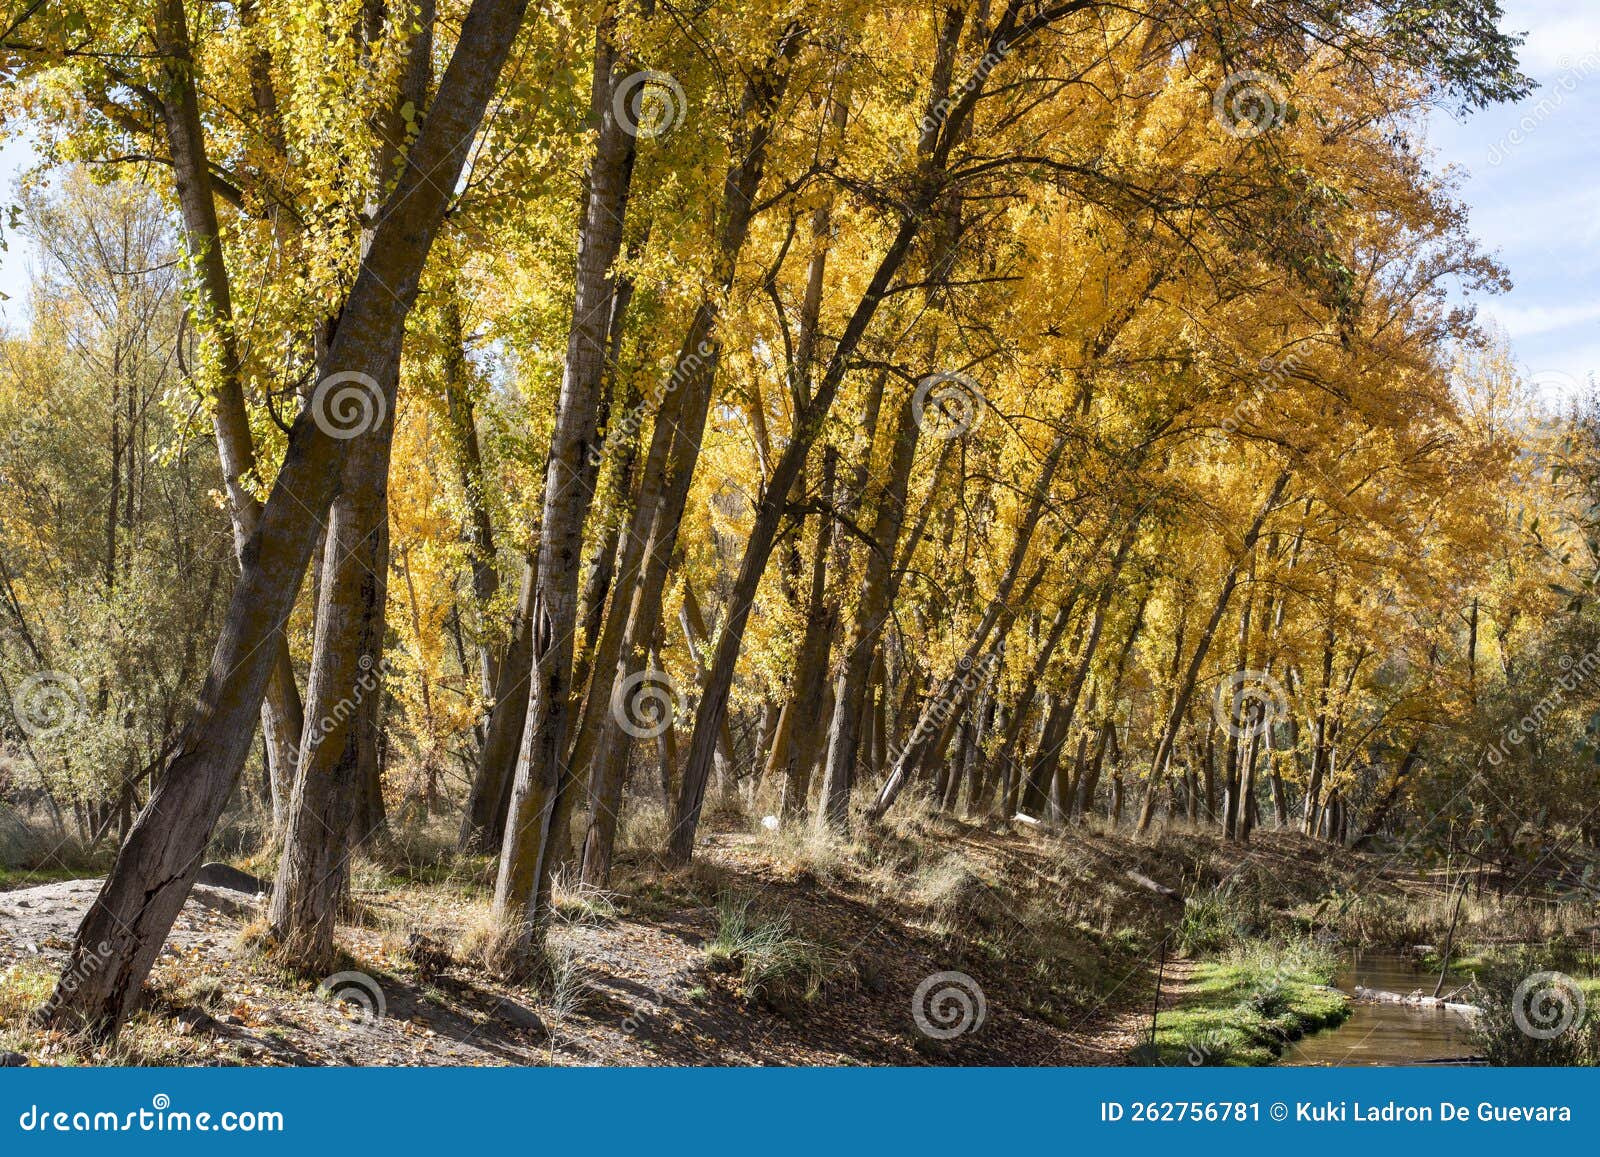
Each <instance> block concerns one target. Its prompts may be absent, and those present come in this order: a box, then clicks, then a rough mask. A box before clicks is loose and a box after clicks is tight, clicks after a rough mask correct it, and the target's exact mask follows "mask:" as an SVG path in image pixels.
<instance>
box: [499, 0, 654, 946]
mask: <svg viewBox="0 0 1600 1157" xmlns="http://www.w3.org/2000/svg"><path fill="white" fill-rule="evenodd" d="M614 34H615V16H614V15H612V14H608V15H607V16H606V17H605V18H604V19H603V20H602V21H601V23H600V25H599V27H598V28H597V29H596V33H595V65H594V75H593V80H592V83H591V87H590V122H591V124H592V126H593V127H594V129H595V131H596V141H595V152H594V158H593V163H592V164H591V165H590V169H589V175H588V180H587V182H586V184H587V189H586V201H585V208H584V219H583V229H582V233H581V236H580V238H579V249H578V273H577V283H576V290H575V293H574V298H573V311H572V324H571V326H570V328H569V331H568V338H567V356H566V366H565V372H564V373H563V375H562V382H561V397H560V401H559V402H558V404H557V408H556V421H555V429H554V431H553V432H552V434H551V436H550V460H549V466H548V468H547V471H546V476H545V494H544V513H543V517H542V519H541V521H540V529H539V561H538V568H537V569H538V583H537V586H536V587H535V595H534V601H533V619H532V625H533V681H532V686H531V688H530V698H529V702H528V715H527V721H526V723H525V725H524V727H523V735H522V745H521V750H520V752H519V754H518V757H517V770H516V777H515V779H514V781H513V785H512V789H511V804H510V809H509V811H508V813H507V818H506V837H505V842H504V844H503V845H502V848H501V855H500V871H499V875H498V878H497V880H496V882H495V897H494V908H495V913H496V916H497V917H498V918H499V919H500V920H501V921H502V923H503V924H504V925H505V926H506V927H507V928H508V929H509V930H511V932H512V934H513V937H514V946H515V948H517V949H518V950H525V949H526V948H528V947H530V946H531V945H532V944H533V942H534V940H535V937H536V935H537V926H538V924H539V922H540V913H541V909H542V906H543V897H542V895H541V893H543V892H544V891H545V889H546V886H547V885H546V881H547V880H548V878H549V876H550V873H551V871H552V870H553V867H554V864H553V859H554V849H555V848H556V847H557V846H558V845H559V846H560V847H563V848H564V847H565V846H566V844H567V838H566V836H565V834H564V831H563V829H562V816H563V809H562V807H561V806H560V803H561V800H560V796H561V793H562V789H563V786H564V783H565V781H567V780H570V779H571V775H572V772H571V768H570V766H569V765H568V762H567V756H568V755H569V746H570V736H569V732H570V731H571V724H572V702H571V700H572V695H573V690H572V677H573V666H574V664H573V653H574V642H573V640H574V635H575V633H576V631H577V627H578V582H579V578H580V571H581V569H582V565H583V527H584V523H585V521H587V519H588V514H589V506H590V502H591V500H592V498H593V483H592V476H593V475H594V474H595V472H596V470H597V463H596V462H595V457H596V454H597V451H598V445H597V443H596V437H597V430H598V417H599V407H600V404H601V396H602V395H601V387H602V385H603V382H604V373H605V354H606V350H607V337H608V333H607V330H608V327H609V321H610V317H611V307H612V304H613V292H614V289H615V280H614V278H613V275H612V266H613V265H614V264H615V262H616V260H617V257H618V255H619V254H620V253H621V252H622V230H623V219H624V215H625V213H626V211H627V202H628V192H629V185H630V181H631V177H632V169H633V158H634V135H633V132H632V131H631V129H630V127H629V126H628V125H627V124H626V123H624V120H623V118H622V117H620V116H619V115H618V112H617V110H616V109H615V108H614V107H613V106H614V104H615V101H614V96H615V94H616V93H617V92H618V91H619V90H618V84H619V82H620V81H621V79H622V78H621V76H620V75H619V72H620V67H619V66H620V64H621V60H620V54H619V52H618V50H617V47H616V45H615V43H614V42H613V39H612V38H613V36H614ZM586 476H587V477H586ZM569 796H570V793H569Z"/></svg>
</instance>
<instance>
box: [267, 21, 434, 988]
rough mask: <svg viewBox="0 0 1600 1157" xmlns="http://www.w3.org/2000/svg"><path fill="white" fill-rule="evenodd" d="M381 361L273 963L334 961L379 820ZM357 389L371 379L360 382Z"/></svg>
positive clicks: (414, 93) (336, 570) (383, 548)
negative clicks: (355, 873) (345, 906)
mask: <svg viewBox="0 0 1600 1157" xmlns="http://www.w3.org/2000/svg"><path fill="white" fill-rule="evenodd" d="M414 15H415V20H416V24H415V25H414V27H415V31H414V32H413V34H412V37H411V43H410V45H409V48H408V52H407V65H406V69H405V72H404V74H403V76H402V77H401V81H400V84H399V85H398V87H397V88H396V90H395V92H394V94H393V96H392V98H391V99H390V101H389V103H388V106H387V107H386V108H385V109H384V110H383V115H382V116H381V117H380V118H379V139H380V144H379V147H378V149H377V151H376V155H375V156H374V157H373V165H372V168H373V172H372V182H373V186H374V190H375V191H374V193H373V194H372V196H371V197H370V198H369V201H368V206H367V211H368V213H369V214H372V213H376V212H380V211H381V210H382V207H383V206H382V191H383V189H385V188H386V187H388V184H389V182H390V179H391V175H392V174H393V173H394V172H395V171H396V170H398V169H399V167H400V164H401V161H402V158H403V156H404V152H405V134H406V120H405V118H404V117H403V116H402V115H401V109H402V108H404V107H405V106H407V105H410V106H411V107H412V108H413V109H421V108H424V107H425V106H426V103H427V94H428V89H429V88H430V87H431V84H432V79H433V78H432V60H433V21H434V15H435V13H434V9H433V4H432V0H424V2H423V4H422V5H421V6H420V7H419V9H418V10H417V12H416V13H415V14H414ZM364 16H365V29H364V32H365V35H366V38H367V43H368V45H369V46H372V45H376V44H377V43H378V41H379V40H380V39H381V38H382V36H383V35H384V24H385V22H386V19H387V12H386V4H385V3H384V2H383V0H369V2H368V4H367V7H366V9H365V12H364ZM362 240H363V246H364V247H366V246H370V245H371V244H372V243H373V241H374V235H373V232H372V231H371V230H370V229H369V230H368V231H367V233H366V235H365V236H364V237H363V239H362ZM396 354H397V355H398V349H397V350H396ZM327 368H328V369H330V370H331V369H332V368H333V367H331V366H330V367H327ZM385 370H386V375H385V376H384V377H381V378H374V379H372V380H373V381H375V383H376V387H377V391H378V393H377V394H376V395H374V394H372V393H363V394H362V397H361V401H362V402H363V403H364V404H365V405H367V406H371V407H373V409H372V411H371V416H372V417H375V418H376V419H377V421H376V424H375V425H372V424H371V422H370V421H369V417H368V415H367V414H366V413H363V414H362V418H361V420H362V422H363V424H365V425H369V426H370V427H371V428H368V429H365V430H361V431H360V432H359V433H358V436H357V437H355V438H354V439H353V443H354V444H353V445H352V446H351V448H350V452H349V454H348V455H347V456H346V457H345V462H344V470H343V476H342V478H341V481H340V485H339V490H338V493H337V494H336V495H335V496H334V500H333V504H332V508H331V513H330V516H329V519H328V532H327V534H328V549H327V550H326V552H325V555H324V557H325V560H326V561H325V563H324V569H323V573H322V583H321V586H320V588H319V591H318V603H317V618H316V637H315V643H314V646H313V647H312V653H311V679H310V683H309V684H308V687H307V700H308V702H307V706H306V718H307V726H306V727H305V729H304V731H303V732H302V734H301V739H300V759H299V765H298V767H297V769H296V774H295V786H294V797H293V799H292V800H291V802H290V807H289V823H288V827H287V828H286V830H285V832H284V846H283V853H282V857H281V858H280V860H279V864H278V876H277V879H276V881H275V883H274V886H273V890H272V901H271V905H270V907H269V911H268V920H269V922H270V923H271V925H272V935H273V939H274V941H275V945H274V950H275V953H276V954H277V956H278V957H279V959H280V960H281V961H282V962H284V963H286V964H288V965H290V966H291V967H294V968H296V969H299V970H303V971H305V972H307V973H326V972H328V971H330V970H331V969H332V968H333V964H334V960H335V952H334V944H333V938H334V928H335V924H336V922H337V919H338V914H339V907H340V904H341V903H342V901H343V899H344V896H345V894H346V891H347V890H348V887H349V859H350V855H351V853H352V851H353V850H354V849H355V848H356V847H357V846H359V845H360V844H362V843H364V842H365V841H366V840H367V839H368V838H369V837H370V836H372V835H373V834H375V832H376V830H377V829H378V828H380V827H382V825H383V823H384V811H383V786H382V783H381V780H380V775H381V768H380V764H379V755H378V732H379V726H380V721H381V718H382V716H381V714H380V712H379V707H380V706H381V703H382V696H383V673H384V658H383V644H384V627H385V622H386V611H387V609H388V580H389V452H390V448H391V445H392V443H393V438H394V414H393V411H392V409H391V408H390V407H387V406H385V407H383V408H382V411H381V413H380V412H379V411H378V409H377V403H378V399H379V398H380V397H382V398H393V397H396V396H397V391H398V387H399V374H400V362H399V357H398V356H396V357H394V358H393V359H392V360H391V361H390V363H389V365H387V366H386V367H385ZM361 389H362V390H363V391H367V390H369V389H370V386H369V384H368V383H361ZM313 404H315V403H313Z"/></svg>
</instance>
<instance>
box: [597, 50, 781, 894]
mask: <svg viewBox="0 0 1600 1157" xmlns="http://www.w3.org/2000/svg"><path fill="white" fill-rule="evenodd" d="M799 39H800V37H799V30H798V29H797V28H794V27H790V28H788V29H786V30H785V31H784V33H783V34H782V36H781V37H780V40H779V42H778V45H777V47H776V49H775V51H774V53H773V55H772V56H771V57H770V58H769V59H768V60H767V62H766V63H765V65H764V66H763V67H762V68H761V69H759V70H758V71H757V72H756V73H755V74H753V75H752V76H750V78H749V79H748V80H747V82H746V84H745V89H744V94H743V98H742V102H741V108H742V112H743V114H744V115H743V117H742V122H741V123H743V124H745V125H748V126H750V127H749V128H748V130H746V131H745V132H743V133H741V137H740V139H739V140H737V141H736V142H735V145H736V156H737V159H736V160H735V161H734V162H733V164H732V165H730V167H729V169H728V173H727V175H726V177H725V178H724V181H723V196H722V204H721V208H720V214H719V224H718V229H717V237H716V263H715V267H714V274H713V278H714V284H715V285H717V286H720V287H721V289H722V290H723V291H726V289H727V288H728V287H729V286H730V285H732V284H733V278H734V274H735V271H736V268H737V264H738V259H739V254H740V253H741V251H742V250H743V248H744V243H745V239H746V238H747V236H748V235H749V231H750V223H751V220H752V215H753V210H754V202H755V198H756V196H757V193H758V191H759V189H760V186H761V178H762V174H763V173H764V172H765V170H766V159H767V147H768V144H769V143H770V141H771V138H772V133H773V129H774V126H775V117H776V115H777V110H778V105H779V102H780V101H781V100H782V97H783V92H784V89H785V87H786V86H787V83H788V75H789V64H790V61H791V59H792V57H793V55H794V53H795V52H796V51H798V48H799ZM720 317H721V305H720V300H719V297H718V296H713V297H708V298H706V299H705V300H703V301H702V302H701V303H700V306H699V308H698V309H696V311H695V314H694V317H693V319H692V320H691V322H690V324H689V329H688V331H687V333H686V334H685V336H684V339H683V342H682V344H681V345H680V346H679V350H678V356H677V359H676V362H675V364H674V366H673V371H672V376H671V377H670V378H669V380H668V383H667V386H666V394H665V397H664V398H663V402H662V405H661V408H660V411H659V412H658V413H657V416H656V423H655V429H654V431H653V432H652V434H651V442H650V449H649V452H648V454H647V455H646V459H645V468H644V472H643V476H642V477H641V479H640V485H639V500H638V503H637V504H636V506H635V509H634V512H633V519H632V524H631V528H630V530H629V533H628V537H627V538H626V539H625V543H626V551H627V554H626V556H625V559H624V565H623V567H622V568H621V575H620V579H619V583H618V587H617V589H618V591H619V592H620V591H623V590H627V591H628V592H629V596H630V597H629V599H628V600H627V602H626V603H624V601H623V600H622V599H620V598H619V599H615V600H613V605H612V608H611V611H610V613H608V614H607V616H606V625H605V628H604V630H603V631H602V633H601V639H600V646H599V649H598V650H597V652H596V656H595V664H594V675H593V684H592V686H591V687H590V689H589V698H588V702H587V704H586V705H585V708H584V715H585V718H584V720H583V723H582V727H581V729H580V732H579V736H578V746H577V750H576V751H575V752H574V756H573V766H574V767H576V768H578V769H580V770H582V769H584V768H586V767H588V766H589V760H590V759H591V758H592V760H593V766H592V770H591V772H590V784H591V790H590V816H589V828H588V831H587V832H586V833H585V835H584V848H583V859H584V865H585V867H584V875H585V878H586V879H597V878H607V877H609V875H610V859H611V845H612V843H613V842H614V841H615V838H616V825H617V818H618V817H617V813H618V811H619V809H620V808H621V806H622V779H623V773H624V771H625V769H626V766H627V759H628V750H629V748H630V746H631V738H632V737H631V736H629V735H628V734H627V733H625V732H624V730H623V727H622V720H621V719H620V718H618V716H619V714H620V715H626V710H627V706H628V703H629V701H630V700H631V698H632V697H633V696H634V695H635V694H636V692H637V689H638V687H639V686H640V685H641V683H642V682H649V681H650V680H651V676H650V674H649V672H648V670H647V669H646V668H645V666H644V663H645V660H646V658H647V656H648V643H649V641H650V640H651V639H653V638H654V636H655V632H656V629H657V627H658V625H659V623H660V620H661V610H662V594H663V592H664V590H665V587H666V583H667V572H668V570H669V568H670V566H671V561H672V554H673V551H674V549H675V548H676V545H677V538H678V528H679V526H680V524H681V522H682V520H683V513H684V509H685V506H686V504H687V502H688V497H689V488H690V484H691V482H692V481H693V478H694V469H695V465H696V463H697V462H698V461H699V455H700V441H701V438H702V435H703V431H704V429H705V423H706V418H707V416H708V414H709V410H710V405H711V397H712V393H713V387H714V384H715V379H716V368H717V362H718V358H719V357H720V352H721V341H720V339H719V338H718V336H717V326H718V323H719V320H720ZM786 494H787V491H785V495H786ZM780 497H781V496H780ZM721 733H722V727H721V721H720V720H719V721H718V726H717V728H716V734H715V735H714V736H713V738H712V748H711V750H712V753H713V757H714V752H715V748H716V745H717V741H718V739H720V736H721ZM684 774H685V777H687V775H688V771H687V769H686V770H685V773H684Z"/></svg>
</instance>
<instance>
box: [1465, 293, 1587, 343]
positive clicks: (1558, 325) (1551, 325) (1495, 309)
mask: <svg viewBox="0 0 1600 1157" xmlns="http://www.w3.org/2000/svg"><path fill="white" fill-rule="evenodd" d="M1483 312H1484V313H1485V314H1487V315H1489V316H1491V317H1493V318H1494V319H1495V320H1496V321H1498V322H1499V323H1500V325H1501V326H1502V327H1504V329H1505V331H1506V332H1507V333H1508V334H1510V335H1511V336H1512V337H1513V338H1527V337H1534V336H1535V335H1538V334H1544V333H1555V332H1556V331H1558V330H1563V329H1570V328H1571V327H1572V326H1575V325H1585V324H1587V323H1589V322H1593V321H1597V320H1600V302H1588V303H1585V304H1583V305H1507V304H1506V303H1504V302H1494V303H1493V304H1489V305H1486V306H1485V307H1484V308H1483Z"/></svg>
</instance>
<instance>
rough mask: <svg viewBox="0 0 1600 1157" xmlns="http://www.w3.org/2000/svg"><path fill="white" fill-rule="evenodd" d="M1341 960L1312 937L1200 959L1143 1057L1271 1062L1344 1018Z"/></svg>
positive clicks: (1137, 1057)
mask: <svg viewBox="0 0 1600 1157" xmlns="http://www.w3.org/2000/svg"><path fill="white" fill-rule="evenodd" d="M1336 965H1337V962H1336V960H1335V959H1334V958H1333V956H1332V955H1331V954H1330V953H1329V952H1327V951H1326V950H1325V949H1322V948H1319V947H1317V946H1315V945H1312V944H1310V943H1307V942H1291V943H1289V944H1287V945H1276V944H1270V943H1266V942H1254V943H1247V944H1244V945H1241V946H1239V947H1237V948H1234V949H1232V950H1231V951H1229V952H1227V953H1225V954H1224V955H1223V956H1221V957H1220V958H1218V959H1216V960H1208V961H1201V962H1199V963H1198V964H1196V965H1194V966H1193V968H1192V970H1191V971H1190V973H1189V979H1188V981H1187V983H1186V984H1185V985H1184V987H1183V989H1182V990H1181V993H1180V996H1179V1000H1178V1004H1177V1005H1176V1007H1174V1008H1170V1009H1165V1010H1163V1011H1161V1012H1160V1013H1159V1014H1158V1015H1157V1017H1156V1027H1155V1033H1154V1034H1153V1038H1152V1039H1150V1040H1149V1041H1147V1042H1146V1043H1145V1044H1142V1045H1141V1046H1140V1047H1139V1048H1137V1049H1135V1050H1134V1056H1133V1059H1134V1061H1135V1063H1143V1064H1161V1065H1191V1066H1195V1067H1200V1066H1215V1065H1230V1066H1233V1065H1267V1064H1271V1063H1272V1062H1273V1061H1274V1060H1276V1059H1277V1058H1278V1057H1279V1056H1280V1055H1281V1054H1282V1053H1283V1051H1284V1049H1285V1048H1286V1047H1288V1046H1289V1045H1290V1044H1291V1043H1293V1042H1294V1041H1296V1040H1299V1039H1300V1038H1301V1037H1303V1036H1305V1035H1306V1034H1307V1033H1312V1032H1316V1031H1317V1030H1319V1029H1323V1028H1329V1027H1332V1026H1334V1025H1338V1024H1340V1023H1342V1022H1343V1021H1344V1020H1345V1018H1347V1017H1348V1016H1349V1015H1350V1000H1349V998H1348V997H1347V996H1346V995H1345V994H1344V993H1342V992H1340V991H1339V990H1338V989H1336V988H1333V987H1331V985H1330V983H1329V982H1330V981H1331V980H1332V979H1333V974H1334V971H1335V968H1336Z"/></svg>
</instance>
